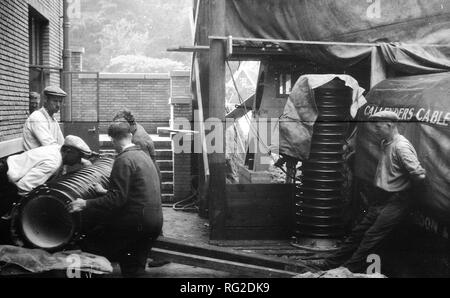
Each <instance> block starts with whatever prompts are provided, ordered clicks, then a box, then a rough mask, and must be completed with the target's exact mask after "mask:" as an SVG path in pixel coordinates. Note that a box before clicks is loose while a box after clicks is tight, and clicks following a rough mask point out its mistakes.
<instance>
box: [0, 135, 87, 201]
mask: <svg viewBox="0 0 450 298" xmlns="http://www.w3.org/2000/svg"><path fill="white" fill-rule="evenodd" d="M91 154H92V152H91V150H90V148H89V146H88V145H87V144H86V143H85V142H84V141H83V140H82V139H81V138H79V137H76V136H67V137H66V139H65V141H64V144H63V146H60V145H56V144H53V145H50V146H42V147H38V148H35V149H32V150H29V151H26V152H24V153H22V154H18V155H13V156H10V157H8V159H7V160H6V162H3V163H2V164H0V175H2V176H3V177H4V175H5V173H6V176H7V179H8V182H10V183H12V184H14V185H15V186H16V187H17V190H18V194H19V195H20V196H24V195H26V194H28V193H29V192H30V191H32V190H33V189H35V188H36V187H38V186H40V185H42V184H45V183H46V182H47V181H49V180H50V179H52V178H57V177H58V176H60V175H61V174H62V172H63V165H69V166H73V165H76V164H80V163H81V159H82V158H84V157H89V156H90V155H91ZM1 182H2V183H4V182H6V181H1Z"/></svg>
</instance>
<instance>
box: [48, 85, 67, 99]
mask: <svg viewBox="0 0 450 298" xmlns="http://www.w3.org/2000/svg"><path fill="white" fill-rule="evenodd" d="M44 94H45V95H53V96H59V97H66V96H67V93H66V92H64V90H62V89H61V88H59V87H58V86H48V87H47V88H45V89H44Z"/></svg>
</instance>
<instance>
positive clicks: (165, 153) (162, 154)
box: [155, 149, 173, 161]
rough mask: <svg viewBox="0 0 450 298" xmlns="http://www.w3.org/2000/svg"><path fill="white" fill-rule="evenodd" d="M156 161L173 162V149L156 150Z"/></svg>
mask: <svg viewBox="0 0 450 298" xmlns="http://www.w3.org/2000/svg"><path fill="white" fill-rule="evenodd" d="M155 155H156V160H161V161H162V160H172V159H173V152H172V150H171V149H156V150H155Z"/></svg>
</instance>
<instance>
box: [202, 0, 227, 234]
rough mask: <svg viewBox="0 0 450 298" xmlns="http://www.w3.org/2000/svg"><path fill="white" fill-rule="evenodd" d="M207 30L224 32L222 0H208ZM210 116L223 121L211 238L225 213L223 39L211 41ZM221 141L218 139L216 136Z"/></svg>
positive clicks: (213, 168) (215, 161)
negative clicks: (221, 148)
mask: <svg viewBox="0 0 450 298" xmlns="http://www.w3.org/2000/svg"><path fill="white" fill-rule="evenodd" d="M209 2H210V34H211V35H220V36H223V35H225V1H224V0H210V1H209ZM207 106H208V110H209V113H208V114H209V115H208V116H209V117H210V118H217V119H220V120H221V121H222V128H220V129H223V132H224V134H223V136H224V137H223V140H222V144H223V150H222V152H211V153H210V154H209V162H210V174H211V180H210V193H209V219H210V226H211V231H210V238H211V240H219V239H221V238H222V237H223V236H224V228H225V216H226V209H227V204H226V196H225V182H226V181H225V46H224V41H222V40H211V41H210V57H209V104H208V105H207ZM216 141H220V140H216Z"/></svg>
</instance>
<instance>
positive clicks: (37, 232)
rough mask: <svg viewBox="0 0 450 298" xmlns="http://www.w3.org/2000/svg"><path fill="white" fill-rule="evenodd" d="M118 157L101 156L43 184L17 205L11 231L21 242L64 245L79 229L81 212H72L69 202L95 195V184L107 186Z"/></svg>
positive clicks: (49, 246)
mask: <svg viewBox="0 0 450 298" xmlns="http://www.w3.org/2000/svg"><path fill="white" fill-rule="evenodd" d="M113 162H114V159H112V158H101V159H99V160H97V161H96V162H94V164H93V165H92V166H90V167H87V168H83V169H81V170H79V171H76V172H74V173H71V174H68V175H66V176H63V177H61V178H60V179H58V180H56V181H54V182H51V183H48V184H45V185H42V186H40V187H38V188H36V189H35V190H34V191H32V192H31V193H30V194H28V195H27V196H26V197H25V198H23V199H22V200H21V201H20V202H19V203H18V204H17V205H15V207H14V209H13V212H12V220H11V235H12V239H13V241H14V242H15V244H16V245H18V246H27V247H33V248H41V249H46V250H57V249H61V248H63V247H64V246H66V245H67V244H69V243H70V242H71V240H73V239H74V238H75V237H76V236H77V235H78V232H79V228H80V215H79V213H76V214H70V213H69V212H68V211H67V209H66V208H67V205H68V204H69V203H70V202H72V201H74V200H76V199H78V198H82V199H84V200H89V199H94V198H96V197H97V194H96V192H95V190H94V185H95V184H98V183H99V184H101V185H102V186H104V187H107V185H108V183H109V176H110V174H111V169H112V165H113Z"/></svg>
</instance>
